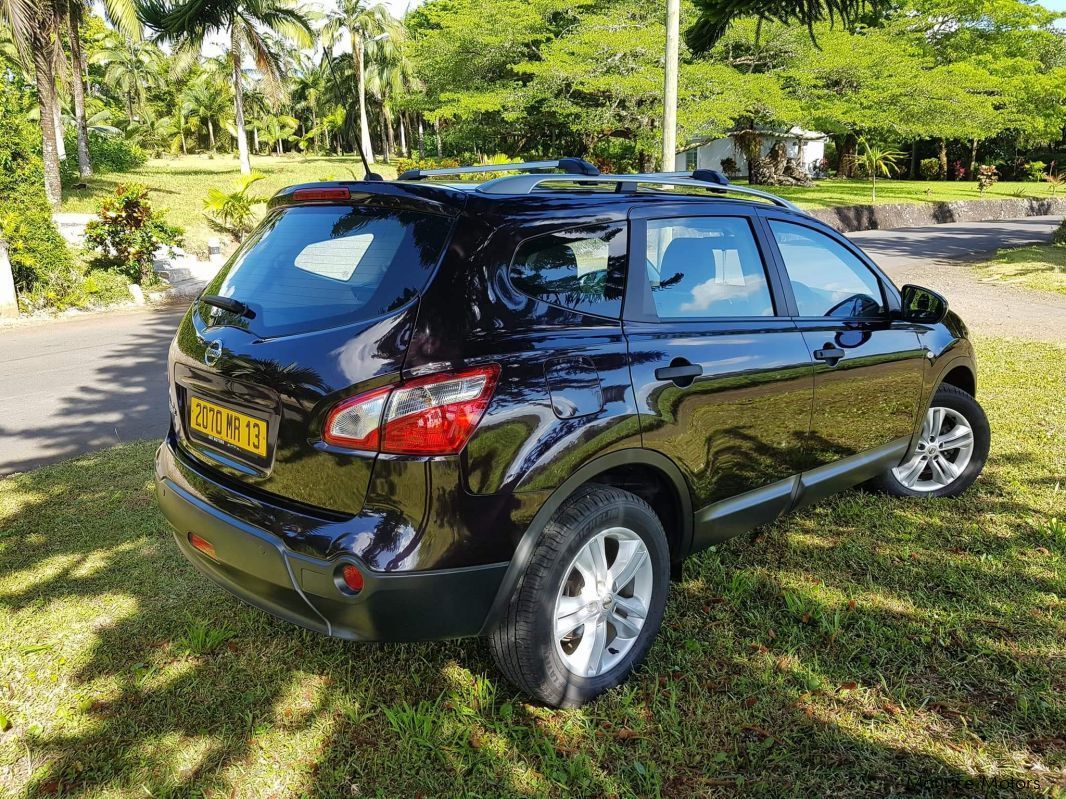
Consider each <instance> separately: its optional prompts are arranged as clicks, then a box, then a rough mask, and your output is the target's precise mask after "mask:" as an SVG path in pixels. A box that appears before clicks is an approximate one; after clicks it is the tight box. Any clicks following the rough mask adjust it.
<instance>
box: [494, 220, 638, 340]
mask: <svg viewBox="0 0 1066 799" xmlns="http://www.w3.org/2000/svg"><path fill="white" fill-rule="evenodd" d="M625 260H626V229H625V226H624V225H590V226H585V227H579V228H572V229H570V230H564V231H560V232H557V233H550V234H548V235H544V236H537V237H536V238H532V239H527V240H526V241H524V242H522V244H521V245H519V247H518V251H517V252H516V253H515V257H514V260H513V261H512V262H511V282H512V283H513V284H514V286H515V288H517V289H518V290H519V291H521V292H522V293H524V294H528V295H529V296H531V297H536V298H537V299H538V300H543V301H544V302H549V303H551V304H552V305H561V306H563V307H564V308H572V309H573V310H575V311H582V312H584V313H590V314H596V315H597V316H607V317H610V318H613V319H617V318H618V317H620V316H621V314H622V288H623V285H624V282H623V281H624V279H625Z"/></svg>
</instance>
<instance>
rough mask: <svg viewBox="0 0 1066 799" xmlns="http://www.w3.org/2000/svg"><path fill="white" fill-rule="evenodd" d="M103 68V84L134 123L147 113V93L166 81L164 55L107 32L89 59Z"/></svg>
mask: <svg viewBox="0 0 1066 799" xmlns="http://www.w3.org/2000/svg"><path fill="white" fill-rule="evenodd" d="M89 60H90V61H91V62H92V63H93V64H100V65H102V66H103V67H104V82H105V83H107V85H108V86H110V87H111V88H113V89H114V90H115V91H117V92H121V93H122V96H123V98H124V99H125V101H126V115H127V116H128V117H129V121H130V123H131V124H132V123H134V122H136V121H137V119H138V115H139V116H140V117H144V116H145V115H146V113H147V106H146V104H147V102H148V91H149V90H150V89H157V88H161V87H162V86H164V85H165V83H166V80H167V61H166V55H165V54H164V53H163V51H162V50H160V49H159V47H158V46H156V45H155V44H154V43H152V42H146V41H140V40H137V39H131V38H129V37H128V36H125V35H124V34H121V33H119V32H118V31H114V30H108V31H105V32H104V33H102V34H101V35H100V36H99V38H98V39H97V41H96V50H95V51H94V52H93V54H92V57H91V58H90V59H89Z"/></svg>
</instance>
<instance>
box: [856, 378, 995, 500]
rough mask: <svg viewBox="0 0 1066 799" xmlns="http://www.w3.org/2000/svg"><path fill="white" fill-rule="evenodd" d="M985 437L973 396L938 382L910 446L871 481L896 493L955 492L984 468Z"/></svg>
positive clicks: (945, 494)
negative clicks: (899, 459)
mask: <svg viewBox="0 0 1066 799" xmlns="http://www.w3.org/2000/svg"><path fill="white" fill-rule="evenodd" d="M990 438H991V434H990V431H989V428H988V418H987V417H986V416H985V412H984V410H983V409H982V408H981V406H980V404H978V402H977V400H976V399H974V398H973V397H972V396H970V395H969V394H967V393H966V392H965V391H963V390H962V389H959V388H956V387H955V386H949V385H942V386H940V388H938V389H937V391H936V394H935V395H934V396H933V401H932V402H931V403H930V405H929V410H928V411H927V412H926V414H925V419H924V420H923V422H922V432H921V435H920V436H919V438H918V444H917V446H916V448H915V450H914V451H913V452H912V453H911V455H910V457H908V458H907V460H905V461H904V462H903V463H901V464H900V465H899V466H897V467H895V468H894V469H889V470H888V471H887V472H885V473H884V474H883V475H881V476H880V477H879V478H877V479H876V480H875V481H874V485H875V486H876V487H878V488H880V489H882V490H883V491H885V492H887V493H889V494H892V495H894V496H899V497H955V496H958V495H959V494H961V493H962V492H963V491H965V490H966V489H967V488H969V487H970V486H971V485H972V484H973V481H974V480H976V479H977V475H979V474H980V473H981V470H982V469H983V468H984V465H985V459H986V458H987V457H988V446H989V441H990Z"/></svg>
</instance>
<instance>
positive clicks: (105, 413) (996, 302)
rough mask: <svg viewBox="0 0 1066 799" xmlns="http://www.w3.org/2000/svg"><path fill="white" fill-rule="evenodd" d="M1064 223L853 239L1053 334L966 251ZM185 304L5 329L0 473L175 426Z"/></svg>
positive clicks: (1026, 296) (1036, 302)
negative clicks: (984, 279) (170, 391)
mask: <svg viewBox="0 0 1066 799" xmlns="http://www.w3.org/2000/svg"><path fill="white" fill-rule="evenodd" d="M1057 221H1058V220H1053V219H1050V218H1033V219H1023V220H1017V221H1012V222H985V223H970V224H953V225H937V226H933V227H928V228H914V229H911V230H892V231H869V232H865V233H857V234H855V235H854V236H853V238H854V239H855V240H856V241H857V242H859V244H860V246H862V247H863V248H864V249H866V250H867V251H868V252H869V253H870V254H871V256H873V257H874V259H875V260H877V261H878V263H880V264H882V265H883V266H884V267H885V269H886V271H888V273H889V274H890V275H891V276H892V278H893V279H894V280H896V281H897V282H899V283H901V284H902V283H904V282H916V283H921V284H923V285H927V286H929V287H930V288H934V289H937V290H940V291H943V292H944V293H945V294H946V295H947V296H948V298H949V300H950V301H951V304H952V306H953V307H954V308H957V309H958V310H959V311H960V312H961V313H962V314H963V315H964V316H965V317H966V319H967V322H968V323H969V324H970V326H971V327H972V328H973V329H974V330H976V331H978V332H983V333H990V334H1014V335H1035V336H1037V337H1041V338H1046V337H1048V336H1055V335H1058V336H1061V335H1062V334H1061V331H1066V302H1060V303H1057V304H1056V303H1054V302H1053V301H1051V300H1049V299H1048V298H1046V297H1044V296H1043V295H1033V294H1032V293H1031V292H1022V291H1018V290H1015V289H1010V288H1005V287H992V286H988V285H986V284H982V283H979V282H977V281H976V280H974V279H973V278H972V277H971V276H970V275H969V269H968V267H966V266H965V265H964V264H961V263H960V261H965V260H968V259H972V258H974V257H977V256H979V255H982V254H986V253H988V252H991V251H994V250H995V249H997V248H999V247H1005V246H1016V245H1020V244H1025V243H1027V242H1031V241H1040V240H1043V239H1046V238H1047V237H1048V236H1050V234H1051V230H1052V229H1053V228H1054V226H1055V224H1056V223H1057ZM930 266H932V267H933V268H930ZM182 310H183V309H182V308H168V309H162V310H141V311H129V312H122V313H110V314H100V315H96V316H88V317H83V318H79V319H70V320H63V321H55V322H43V323H33V324H27V325H16V326H14V327H6V328H0V475H4V474H10V473H12V472H18V471H25V470H27V469H32V468H34V467H35V466H39V465H41V464H44V463H50V462H53V461H57V460H61V459H63V458H68V457H71V456H73V455H77V454H81V453H83V452H89V451H92V450H97V449H101V448H103V447H107V446H110V445H112V444H116V443H119V442H123V441H132V440H136V439H143V438H161V437H162V435H163V433H164V431H165V429H166V425H167V399H166V396H167V395H166V378H165V375H164V364H165V362H166V352H167V347H168V345H169V342H170V338H171V336H172V335H173V332H174V329H175V327H177V324H178V321H179V319H180V318H181V314H182ZM1052 325H1057V328H1055V327H1053V326H1052Z"/></svg>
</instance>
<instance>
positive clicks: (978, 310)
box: [849, 216, 1066, 343]
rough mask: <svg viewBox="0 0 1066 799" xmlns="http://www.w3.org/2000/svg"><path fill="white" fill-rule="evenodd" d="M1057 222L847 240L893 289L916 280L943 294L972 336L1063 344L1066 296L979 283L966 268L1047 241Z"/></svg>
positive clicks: (870, 234)
mask: <svg viewBox="0 0 1066 799" xmlns="http://www.w3.org/2000/svg"><path fill="white" fill-rule="evenodd" d="M1061 221H1062V217H1061V216H1034V217H1030V218H1028V219H1015V220H1010V221H1005V222H957V223H953V224H950V225H930V226H929V227H916V228H901V229H898V230H866V231H863V232H861V233H852V234H851V235H850V236H849V238H850V239H852V240H853V241H854V242H856V243H857V244H858V245H859V246H860V247H862V248H863V249H864V250H865V251H866V252H867V253H869V255H870V257H871V258H873V259H874V260H875V261H876V262H877V263H878V264H879V265H880V266H881V268H882V269H884V270H885V271H886V272H887V273H888V275H889V277H891V278H892V280H893V281H894V282H895V283H896V285H897V286H902V285H903V284H904V283H917V284H919V285H922V286H927V287H928V288H931V289H934V290H936V291H939V292H940V293H941V294H943V295H944V296H945V297H947V298H948V304H949V305H950V306H951V308H952V309H953V310H955V311H957V312H958V313H959V314H960V315H961V316H962V318H963V319H964V320H966V324H967V326H968V327H969V328H970V331H971V332H973V333H978V334H985V335H990V336H1019V337H1022V338H1028V339H1033V340H1035V341H1050V342H1056V343H1066V298H1062V297H1059V296H1057V295H1053V294H1046V293H1043V292H1039V291H1027V290H1025V289H1020V288H1015V287H1013V286H1004V285H1002V284H992V283H982V282H981V281H980V280H979V279H977V278H976V277H975V276H974V273H973V269H971V267H970V263H968V262H972V261H974V260H979V259H981V258H982V257H983V256H987V255H989V254H990V253H993V252H995V251H996V250H997V249H1000V248H1003V247H1020V246H1022V245H1025V244H1030V243H1032V242H1038V241H1048V240H1049V239H1050V238H1051V233H1052V231H1053V230H1054V229H1055V228H1056V227H1057V226H1058V224H1059V223H1060V222H1061Z"/></svg>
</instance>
